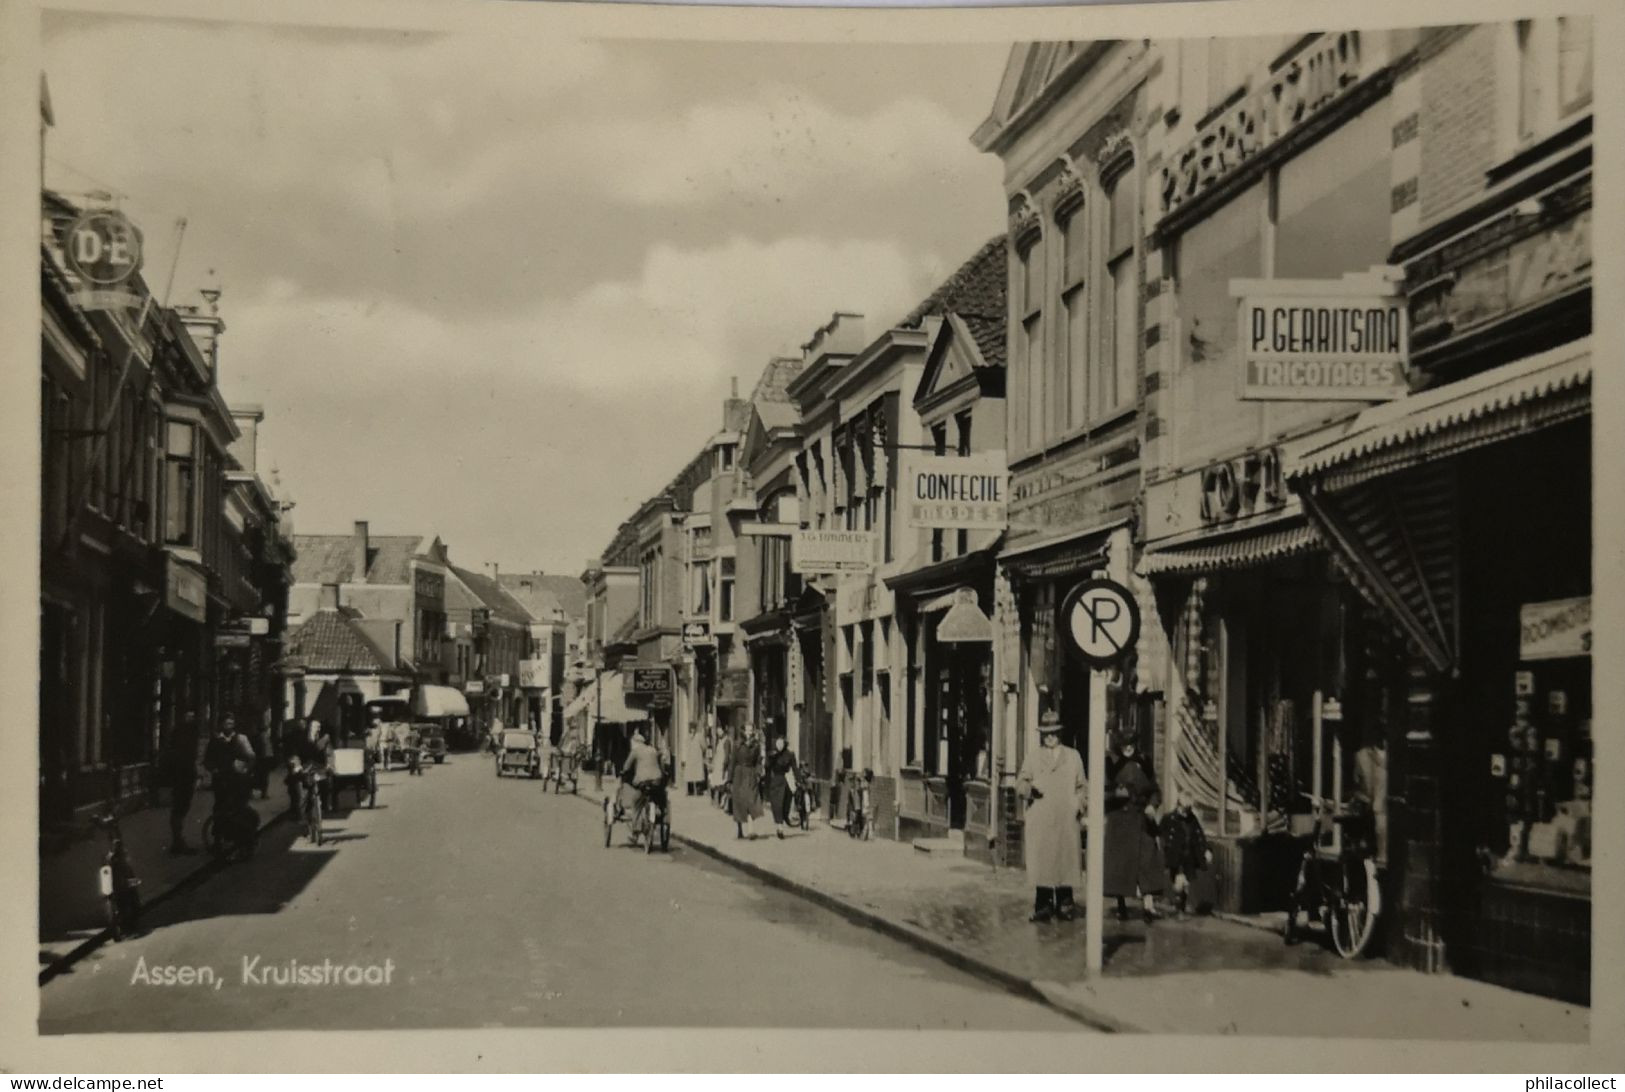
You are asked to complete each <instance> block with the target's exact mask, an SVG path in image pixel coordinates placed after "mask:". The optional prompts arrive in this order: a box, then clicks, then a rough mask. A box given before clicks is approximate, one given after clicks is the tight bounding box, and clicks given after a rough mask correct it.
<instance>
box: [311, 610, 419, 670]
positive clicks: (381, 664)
mask: <svg viewBox="0 0 1625 1092" xmlns="http://www.w3.org/2000/svg"><path fill="white" fill-rule="evenodd" d="M354 617H355V615H354V614H353V613H352V612H350V611H346V610H334V609H333V608H331V607H327V608H324V609H322V610H319V611H317V612H316V613H315V614H313V615H311V616H310V617H309V618H307V619H305V620H304V621H303V622H301V623H299V625H297V626H295V627H294V629H293V631H292V632H291V633H289V634H288V635H287V636H286V637H285V638H283V641H284V645H283V647H284V655H285V656H286V657H287V658H288V659H289V660H293V661H296V662H297V663H298V664H299V665H300V666H301V667H303V668H304V669H305V670H306V671H315V672H323V671H347V672H354V673H360V674H379V673H394V672H395V670H396V669H395V667H394V666H393V664H392V663H391V662H390V661H391V658H390V656H389V655H388V654H387V653H385V652H384V650H383V649H381V648H379V647H378V646H377V645H376V644H374V643H373V641H372V639H371V638H369V637H368V636H367V635H366V634H365V633H364V632H362V630H361V627H360V626H357V625H356V624H355V623H354V621H353V618H354Z"/></svg>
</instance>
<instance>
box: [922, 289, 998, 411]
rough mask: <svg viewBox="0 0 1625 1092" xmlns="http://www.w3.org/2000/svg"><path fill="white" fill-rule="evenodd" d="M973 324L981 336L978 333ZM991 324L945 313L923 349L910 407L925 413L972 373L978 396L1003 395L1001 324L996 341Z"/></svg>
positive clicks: (965, 380) (974, 317) (973, 318)
mask: <svg viewBox="0 0 1625 1092" xmlns="http://www.w3.org/2000/svg"><path fill="white" fill-rule="evenodd" d="M972 323H975V324H977V326H980V327H981V328H982V330H981V333H982V334H983V335H984V336H978V329H977V326H973V325H972ZM993 331H994V328H993V324H992V323H990V322H989V321H988V320H986V319H983V318H980V317H979V316H974V315H973V316H971V317H970V318H969V319H966V318H964V317H962V316H960V315H956V314H952V313H950V314H948V315H947V316H946V317H945V318H944V319H943V322H942V324H941V325H940V326H938V327H937V332H936V336H935V337H934V338H933V339H932V341H931V344H930V345H929V346H928V347H927V349H926V354H925V370H924V371H923V372H921V373H920V383H919V386H918V387H917V388H915V391H914V408H915V409H916V410H917V411H919V412H922V413H924V412H927V411H928V407H929V406H931V405H932V404H934V403H936V401H937V396H938V395H943V396H944V397H951V396H950V395H946V394H944V392H947V391H952V390H956V389H963V387H962V386H961V385H962V384H964V383H966V382H967V381H968V380H969V378H970V377H973V376H974V381H975V385H976V386H977V388H978V391H979V393H978V397H993V398H1002V397H1003V396H1004V325H1003V324H1002V323H1000V324H999V325H998V327H997V335H998V336H997V340H996V341H993V339H992V338H993ZM992 349H996V350H997V353H996V356H995V358H994V359H995V360H996V361H997V363H994V362H993V361H990V360H989V359H988V354H989V350H992Z"/></svg>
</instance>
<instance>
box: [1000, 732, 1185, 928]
mask: <svg viewBox="0 0 1625 1092" xmlns="http://www.w3.org/2000/svg"><path fill="white" fill-rule="evenodd" d="M1038 732H1039V744H1040V745H1039V746H1038V748H1036V749H1035V750H1034V751H1033V752H1032V753H1030V754H1028V756H1027V758H1026V761H1024V762H1023V763H1022V766H1021V771H1020V773H1019V774H1018V775H1017V779H1016V785H1017V792H1018V794H1019V795H1020V796H1021V797H1022V798H1023V799H1024V800H1025V801H1026V804H1027V812H1026V822H1025V824H1024V827H1023V831H1024V836H1025V838H1026V840H1027V871H1028V872H1029V873H1030V874H1031V876H1032V880H1033V883H1034V886H1035V888H1036V892H1035V894H1034V897H1033V912H1032V917H1031V920H1032V921H1035V922H1044V921H1050V920H1052V919H1059V920H1061V921H1071V920H1072V919H1073V918H1074V917H1076V916H1077V903H1076V901H1075V890H1076V888H1077V887H1078V886H1079V885H1080V884H1081V883H1082V882H1083V869H1082V858H1083V827H1082V822H1083V819H1084V817H1085V815H1086V813H1087V803H1088V782H1087V779H1086V778H1085V774H1084V767H1083V758H1082V756H1080V755H1079V754H1078V752H1077V751H1076V750H1074V749H1073V748H1071V747H1068V746H1066V745H1065V744H1064V743H1062V742H1061V732H1062V724H1061V718H1060V715H1059V714H1057V713H1056V712H1054V711H1053V710H1052V711H1047V712H1045V713H1044V715H1043V716H1042V717H1041V718H1040V721H1039V726H1038ZM1103 772H1104V778H1103V779H1102V784H1103V785H1104V789H1105V792H1106V794H1107V795H1106V801H1105V805H1106V807H1105V812H1106V828H1105V830H1104V832H1103V833H1102V837H1103V838H1104V839H1105V869H1104V874H1103V875H1102V877H1101V879H1102V886H1103V888H1104V891H1105V895H1106V897H1107V898H1109V899H1115V900H1116V903H1117V917H1118V920H1120V921H1123V920H1127V918H1128V916H1129V910H1128V903H1129V900H1130V899H1137V900H1139V902H1140V904H1141V905H1140V913H1141V917H1142V918H1144V920H1145V922H1146V924H1148V925H1149V924H1151V923H1152V922H1154V921H1155V920H1156V919H1157V918H1158V917H1159V916H1160V915H1159V914H1158V911H1157V908H1156V902H1157V898H1158V897H1159V896H1161V895H1163V894H1165V893H1166V892H1167V891H1168V890H1169V889H1170V888H1171V889H1172V891H1173V895H1174V907H1175V910H1176V912H1177V913H1178V914H1179V915H1180V916H1181V917H1183V916H1184V915H1185V914H1186V913H1187V911H1189V910H1191V909H1202V908H1203V905H1204V904H1206V905H1209V906H1210V905H1211V902H1212V897H1211V888H1212V880H1213V877H1212V872H1211V866H1212V860H1213V854H1212V851H1211V850H1210V849H1209V848H1208V845H1207V836H1206V834H1205V833H1204V832H1203V830H1202V824H1201V820H1200V819H1199V818H1197V816H1196V814H1195V812H1194V811H1193V810H1192V808H1191V804H1190V801H1189V800H1188V799H1185V798H1184V797H1183V796H1181V797H1180V798H1179V799H1178V800H1177V802H1176V806H1175V807H1174V809H1173V810H1171V811H1169V812H1168V813H1167V814H1166V815H1163V816H1161V817H1160V819H1159V816H1158V808H1159V807H1160V805H1161V802H1162V798H1161V794H1160V793H1159V792H1158V789H1157V782H1156V778H1155V777H1154V776H1152V773H1151V769H1150V767H1149V765H1148V764H1147V763H1146V760H1145V757H1144V756H1143V755H1141V754H1140V753H1139V748H1138V747H1137V745H1136V744H1135V741H1134V740H1133V738H1132V737H1130V736H1126V735H1124V736H1119V737H1118V738H1117V740H1116V746H1114V747H1113V748H1112V752H1111V753H1110V754H1109V755H1108V756H1107V761H1106V769H1105V770H1104V771H1103Z"/></svg>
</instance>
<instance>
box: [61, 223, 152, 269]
mask: <svg viewBox="0 0 1625 1092" xmlns="http://www.w3.org/2000/svg"><path fill="white" fill-rule="evenodd" d="M62 244H63V245H62V250H63V253H64V255H65V256H66V257H67V259H68V265H69V267H70V268H72V269H73V271H74V272H75V273H76V274H78V275H79V277H80V278H81V279H82V280H84V281H85V282H86V283H87V284H92V285H96V286H97V287H100V288H108V287H111V286H113V285H118V284H123V283H124V282H125V281H127V280H129V279H130V278H131V277H133V276H135V274H136V273H137V271H139V270H140V268H141V232H140V231H139V230H138V229H137V228H136V226H135V225H134V224H132V223H130V221H129V219H128V218H127V217H125V215H124V214H123V213H122V212H119V211H118V210H116V209H91V210H89V211H86V212H82V213H80V214H79V215H78V216H77V217H75V218H74V221H73V223H72V224H70V225H68V230H67V233H66V235H65V236H64V237H63V240H62Z"/></svg>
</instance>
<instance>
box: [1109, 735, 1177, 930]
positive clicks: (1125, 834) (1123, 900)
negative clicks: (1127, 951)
mask: <svg viewBox="0 0 1625 1092" xmlns="http://www.w3.org/2000/svg"><path fill="white" fill-rule="evenodd" d="M1114 750H1115V751H1116V754H1115V755H1108V756H1107V758H1106V792H1107V794H1108V795H1107V797H1106V874H1105V876H1104V877H1103V879H1104V880H1105V893H1106V897H1107V898H1115V899H1116V900H1117V918H1118V920H1119V921H1126V920H1127V919H1128V900H1129V899H1131V898H1133V897H1135V896H1136V895H1138V896H1139V897H1140V899H1141V900H1142V910H1141V914H1142V916H1143V917H1144V918H1145V923H1146V924H1147V925H1150V924H1151V923H1152V922H1153V921H1155V920H1156V918H1157V913H1156V897H1157V896H1158V895H1160V894H1162V892H1163V889H1164V885H1165V883H1166V882H1167V878H1168V877H1167V874H1166V871H1165V868H1164V865H1163V862H1162V850H1161V848H1160V847H1159V846H1158V845H1157V806H1158V804H1160V803H1161V800H1162V798H1161V795H1160V794H1159V793H1158V791H1157V779H1156V778H1155V777H1153V776H1152V775H1151V768H1150V766H1149V765H1148V764H1147V763H1146V760H1145V757H1144V756H1143V755H1141V754H1140V753H1139V748H1138V747H1137V746H1136V745H1135V741H1134V738H1133V737H1132V736H1130V735H1127V734H1124V735H1120V736H1118V738H1117V746H1116V748H1114Z"/></svg>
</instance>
